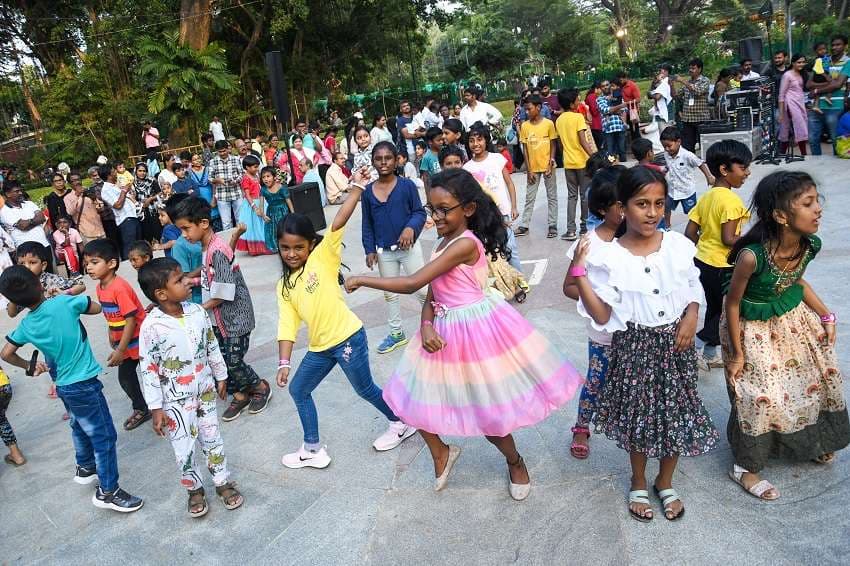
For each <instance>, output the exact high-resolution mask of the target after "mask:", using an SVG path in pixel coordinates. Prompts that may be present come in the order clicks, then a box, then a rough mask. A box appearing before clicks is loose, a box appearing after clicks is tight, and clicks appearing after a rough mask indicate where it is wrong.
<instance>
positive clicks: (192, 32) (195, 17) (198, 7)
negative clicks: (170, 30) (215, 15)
mask: <svg viewBox="0 0 850 566" xmlns="http://www.w3.org/2000/svg"><path fill="white" fill-rule="evenodd" d="M211 26H212V0H181V1H180V45H182V46H184V47H191V48H192V49H194V50H195V51H199V50H201V49H203V48H205V47H206V46H207V45H209V42H210V27H211Z"/></svg>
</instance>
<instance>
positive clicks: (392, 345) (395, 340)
mask: <svg viewBox="0 0 850 566" xmlns="http://www.w3.org/2000/svg"><path fill="white" fill-rule="evenodd" d="M407 342H408V340H407V336H405V335H404V333H401V334H392V333H391V334H390V335H389V336H387V337H386V338H384V341H383V342H381V344H380V345H379V346H378V353H379V354H389V353H390V352H392V351H393V350H395V349H396V348H400V347H402V346H404V345H405V344H407Z"/></svg>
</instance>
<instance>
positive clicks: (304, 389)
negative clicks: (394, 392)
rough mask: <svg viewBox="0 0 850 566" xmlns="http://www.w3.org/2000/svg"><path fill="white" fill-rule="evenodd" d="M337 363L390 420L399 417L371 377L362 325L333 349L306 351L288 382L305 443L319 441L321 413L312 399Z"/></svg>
mask: <svg viewBox="0 0 850 566" xmlns="http://www.w3.org/2000/svg"><path fill="white" fill-rule="evenodd" d="M337 364H339V367H340V368H341V369H342V371H343V373H345V377H347V378H348V381H349V382H350V383H351V386H352V387H354V391H355V392H356V393H357V394H358V395H359V396H360V397H362V398H363V399H365V400H366V401H369V402H370V403H372V405H373V406H374V407H375V408H376V409H378V410H379V411H381V413H383V415H384V416H385V417H387V419H389V420H391V421H398V420H399V418H398V417H397V416H395V413H393V411H392V409H390V408H389V407H388V406H387V403H386V402H385V401H384V398H383V392H382V391H381V388H380V387H378V386H377V385H375V381H374V380H373V379H372V370H370V369H369V345H368V344H367V342H366V331H365V330H364V329H363V328H361V329H360V330H358V331H357V332H355V333H354V334H352V335H351V336H349V337H348V338H347V339H346V340H344V341H343V342H341V343H340V344H337V345H336V346H334V347H332V348H328V349H327V350H325V351H323V352H307V355H306V356H304V359H303V360H301V365H299V366H298V371H296V372H295V377H293V378H292V382H291V383H290V384H289V394H290V395H291V396H292V400H293V401H295V408H296V409H297V410H298V418H300V419H301V427H302V428H303V429H304V444H318V443H319V415H318V413H317V412H316V404H315V403H314V402H313V391H314V390H315V389H316V388H317V387H318V386H319V384H320V383H321V382H322V380H323V379H325V377H326V376H327V375H328V374H329V373H330V372H331V370H332V369H333V368H334V366H335V365H337Z"/></svg>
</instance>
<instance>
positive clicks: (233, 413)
mask: <svg viewBox="0 0 850 566" xmlns="http://www.w3.org/2000/svg"><path fill="white" fill-rule="evenodd" d="M250 404H251V397H250V396H249V395H247V394H246V395H245V398H244V399H237V398H236V397H233V398H232V399H231V401H230V405H228V406H227V408H226V409H225V410H224V413H223V414H222V415H221V420H223V421H224V422H226V423H229V422H230V421H233V420H236V419H238V418H239V415H241V414H242V411H244V410H245V409H247V408H248V405H250Z"/></svg>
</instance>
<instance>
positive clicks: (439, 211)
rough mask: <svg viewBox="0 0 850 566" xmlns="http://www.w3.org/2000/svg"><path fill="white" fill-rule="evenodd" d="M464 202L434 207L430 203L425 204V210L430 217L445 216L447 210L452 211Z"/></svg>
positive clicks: (447, 212)
mask: <svg viewBox="0 0 850 566" xmlns="http://www.w3.org/2000/svg"><path fill="white" fill-rule="evenodd" d="M463 205H464V203H462V202H461V203H458V204H456V205H454V206H453V207H451V208H434V207H433V206H431V205H430V204H426V205H425V207H424V208H425V212H427V213H428V214H429V215H430V216H431V218H445V217H446V216H447V215H448V214H449V212H451V211H453V210H454V209H456V208H459V207H461V206H463Z"/></svg>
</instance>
